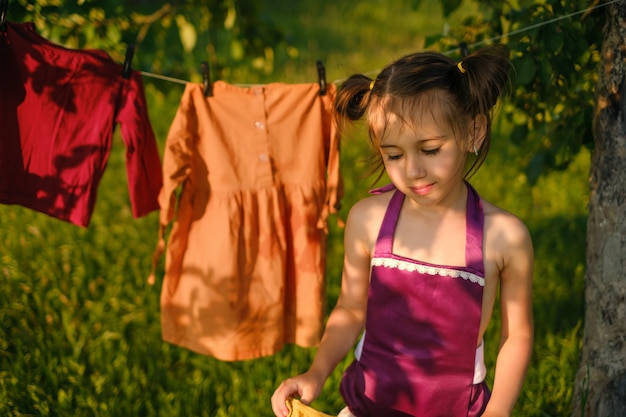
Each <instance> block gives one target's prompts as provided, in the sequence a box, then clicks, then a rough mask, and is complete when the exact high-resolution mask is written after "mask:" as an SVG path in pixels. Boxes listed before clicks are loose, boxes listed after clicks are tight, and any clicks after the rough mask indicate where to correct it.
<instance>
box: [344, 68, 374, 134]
mask: <svg viewBox="0 0 626 417" xmlns="http://www.w3.org/2000/svg"><path fill="white" fill-rule="evenodd" d="M373 83H374V80H372V79H371V78H369V77H367V76H365V75H362V74H356V75H352V76H350V77H349V78H347V79H346V80H345V81H344V82H343V83H342V84H341V86H340V87H339V89H338V91H337V97H336V99H335V117H336V119H337V126H339V128H340V129H341V128H342V127H343V125H344V124H345V122H346V120H349V121H356V120H359V119H360V118H361V117H363V114H365V110H367V105H368V103H369V97H370V95H371V88H370V87H371V86H372V84H373Z"/></svg>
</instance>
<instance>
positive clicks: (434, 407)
mask: <svg viewBox="0 0 626 417" xmlns="http://www.w3.org/2000/svg"><path fill="white" fill-rule="evenodd" d="M467 188H468V193H467V194H468V197H467V210H466V245H465V259H466V265H467V266H465V267H457V266H441V265H432V264H427V263H424V262H419V261H416V260H413V259H408V258H404V257H401V256H398V255H395V254H394V253H393V237H394V232H395V228H396V224H397V221H398V217H399V213H400V209H401V207H402V202H403V201H404V194H402V193H401V192H400V191H398V190H396V191H395V193H394V195H393V197H392V198H391V201H390V202H389V206H388V208H387V212H386V214H385V217H384V219H383V222H382V225H381V228H380V232H379V235H378V240H377V242H376V248H375V252H374V256H373V258H372V261H371V267H372V269H371V278H370V288H369V294H368V304H367V316H366V325H365V329H366V330H365V335H364V339H363V341H362V342H363V344H362V351H361V354H360V358H359V359H356V360H354V361H353V362H352V363H351V364H350V366H349V367H348V368H347V369H346V371H345V374H344V376H343V379H342V381H341V387H340V389H341V394H342V396H343V398H344V400H345V402H346V405H347V406H348V408H349V409H350V411H351V412H352V414H354V415H355V416H357V417H406V416H419V417H435V416H437V417H443V416H445V417H460V416H469V417H475V416H480V415H481V414H482V413H483V412H484V410H485V407H486V405H487V402H488V401H489V396H490V392H489V389H488V388H487V385H486V384H485V382H484V381H483V382H481V383H478V384H474V366H475V363H474V361H475V356H476V341H477V339H478V331H479V327H480V319H481V309H482V296H483V287H484V276H485V272H484V264H483V254H482V242H483V222H484V214H483V209H482V203H481V201H480V198H479V196H478V194H477V193H476V191H475V190H474V189H473V188H472V187H471V186H470V185H469V184H467Z"/></svg>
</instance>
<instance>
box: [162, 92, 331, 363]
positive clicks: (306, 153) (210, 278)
mask: <svg viewBox="0 0 626 417" xmlns="http://www.w3.org/2000/svg"><path fill="white" fill-rule="evenodd" d="M335 94H336V88H335V86H334V85H332V84H331V85H328V86H327V92H326V95H324V96H320V95H319V85H318V84H282V83H272V84H267V85H262V86H254V87H246V88H243V87H238V86H234V85H231V84H227V83H225V82H222V81H217V82H215V83H214V85H213V96H211V97H205V96H204V94H203V91H202V85H200V84H195V83H189V84H187V87H186V88H185V92H184V94H183V97H182V99H181V104H180V107H179V109H178V111H177V113H176V116H175V118H174V121H173V123H172V125H171V127H170V130H169V133H168V136H167V141H166V147H165V151H164V156H163V174H164V175H163V188H162V190H161V193H160V196H159V202H160V206H161V216H160V223H161V225H160V226H161V230H160V234H161V235H160V236H161V238H160V244H161V247H163V243H164V241H163V234H164V230H165V228H166V227H167V226H168V225H169V224H170V223H172V221H173V224H172V228H171V231H170V232H169V238H168V243H167V247H166V253H165V256H166V258H165V276H164V280H163V287H162V290H161V321H162V332H163V339H164V340H165V341H167V342H170V343H173V344H176V345H180V346H183V347H185V348H188V349H191V350H193V351H196V352H198V353H201V354H205V355H209V356H213V357H216V358H218V359H221V360H227V361H232V360H243V359H252V358H258V357H261V356H266V355H271V354H274V353H276V352H278V351H279V350H280V349H281V348H282V347H283V346H284V344H286V343H295V344H297V345H300V346H304V347H311V346H315V345H316V344H317V343H318V342H319V339H320V336H321V332H322V324H323V315H324V289H325V288H324V283H325V278H324V273H325V258H326V254H325V249H326V247H325V245H326V236H327V228H326V222H327V217H328V214H329V213H334V212H336V210H337V207H338V202H339V199H340V197H341V181H340V171H339V139H338V136H337V132H336V129H335V126H334V123H333V122H332V105H333V101H334V98H335Z"/></svg>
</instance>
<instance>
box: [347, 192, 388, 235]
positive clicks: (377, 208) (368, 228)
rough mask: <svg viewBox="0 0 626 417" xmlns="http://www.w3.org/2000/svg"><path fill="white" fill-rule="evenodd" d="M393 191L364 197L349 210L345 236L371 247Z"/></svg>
mask: <svg viewBox="0 0 626 417" xmlns="http://www.w3.org/2000/svg"><path fill="white" fill-rule="evenodd" d="M392 196H393V191H388V192H384V193H380V194H373V195H370V196H368V197H365V198H363V199H361V200H359V201H357V202H356V203H354V205H353V206H352V207H351V208H350V211H349V213H348V217H347V219H346V228H345V233H346V234H347V236H349V237H351V238H354V239H357V240H360V241H362V242H364V243H365V244H367V246H371V245H372V244H373V243H374V242H375V241H376V237H377V236H378V231H379V230H380V225H381V224H382V222H383V218H384V217H385V213H386V211H387V206H388V205H389V201H390V200H391V197H392Z"/></svg>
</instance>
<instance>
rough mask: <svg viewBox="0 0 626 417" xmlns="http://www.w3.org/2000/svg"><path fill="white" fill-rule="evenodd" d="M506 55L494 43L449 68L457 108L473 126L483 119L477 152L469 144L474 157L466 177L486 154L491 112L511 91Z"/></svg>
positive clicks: (506, 51) (508, 62)
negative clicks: (482, 138)
mask: <svg viewBox="0 0 626 417" xmlns="http://www.w3.org/2000/svg"><path fill="white" fill-rule="evenodd" d="M508 55H509V51H508V49H507V47H506V46H504V45H500V44H495V45H491V46H488V47H485V48H483V49H480V50H478V51H476V52H474V53H473V54H471V55H469V56H467V57H465V58H464V59H463V60H461V61H459V62H458V63H456V64H453V65H451V66H450V68H449V69H448V74H447V76H448V79H449V81H450V92H451V93H452V96H454V97H455V98H456V101H457V106H458V108H459V109H461V111H462V112H463V113H464V114H465V115H467V116H468V117H470V118H471V119H473V120H474V123H476V117H478V116H482V117H484V118H485V120H486V125H485V128H486V131H485V137H484V140H483V141H482V144H481V145H480V149H477V148H476V147H475V145H472V147H473V149H474V150H473V152H474V153H475V154H476V158H474V159H473V161H472V162H471V164H470V165H469V169H468V170H467V171H466V178H469V177H471V176H472V175H473V174H474V173H475V172H476V171H477V170H478V169H479V168H480V166H481V165H482V164H483V162H484V161H485V158H486V157H487V153H488V152H489V147H490V145H491V117H492V111H493V109H494V107H495V105H496V104H497V102H498V99H500V98H502V96H503V95H504V94H505V92H506V90H507V89H508V88H510V78H509V71H510V70H511V67H512V65H511V61H510V60H509V58H508ZM474 126H476V125H474Z"/></svg>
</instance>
